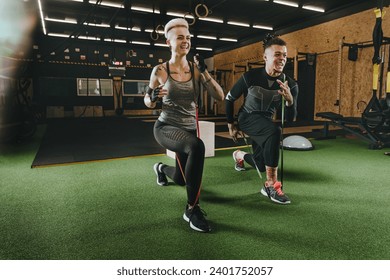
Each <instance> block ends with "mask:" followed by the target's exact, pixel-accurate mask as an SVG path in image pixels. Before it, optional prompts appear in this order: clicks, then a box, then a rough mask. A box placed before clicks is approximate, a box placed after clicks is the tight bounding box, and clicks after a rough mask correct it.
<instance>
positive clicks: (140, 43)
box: [131, 41, 150, 46]
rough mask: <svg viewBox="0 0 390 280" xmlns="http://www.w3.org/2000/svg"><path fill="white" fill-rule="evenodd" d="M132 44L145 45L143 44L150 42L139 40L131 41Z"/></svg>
mask: <svg viewBox="0 0 390 280" xmlns="http://www.w3.org/2000/svg"><path fill="white" fill-rule="evenodd" d="M131 43H132V44H135V45H145V46H150V43H148V42H140V41H131Z"/></svg>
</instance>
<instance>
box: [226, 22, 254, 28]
mask: <svg viewBox="0 0 390 280" xmlns="http://www.w3.org/2000/svg"><path fill="white" fill-rule="evenodd" d="M227 23H228V24H231V25H237V26H244V27H250V25H249V24H248V23H244V22H238V21H228V22H227Z"/></svg>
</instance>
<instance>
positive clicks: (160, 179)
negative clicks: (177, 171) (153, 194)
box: [153, 162, 168, 186]
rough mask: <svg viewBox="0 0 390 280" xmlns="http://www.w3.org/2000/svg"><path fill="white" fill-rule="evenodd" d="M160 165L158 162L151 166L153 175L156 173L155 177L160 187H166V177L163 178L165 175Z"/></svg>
mask: <svg viewBox="0 0 390 280" xmlns="http://www.w3.org/2000/svg"><path fill="white" fill-rule="evenodd" d="M162 165H163V164H162V163H161V162H159V163H156V164H155V165H154V166H153V169H154V173H156V175H157V184H158V185H160V186H168V179H167V176H165V174H164V173H163V172H162V171H161V166H162Z"/></svg>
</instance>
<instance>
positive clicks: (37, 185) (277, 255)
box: [0, 134, 390, 260]
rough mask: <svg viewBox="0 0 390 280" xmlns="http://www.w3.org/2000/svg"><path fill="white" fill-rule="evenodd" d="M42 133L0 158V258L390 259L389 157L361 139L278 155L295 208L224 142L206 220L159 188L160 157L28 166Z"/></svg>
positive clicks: (205, 196) (178, 195)
mask: <svg viewBox="0 0 390 280" xmlns="http://www.w3.org/2000/svg"><path fill="white" fill-rule="evenodd" d="M39 141H40V138H39V134H38V135H37V136H36V137H35V138H34V139H33V140H32V141H30V142H28V143H21V144H15V145H11V146H7V147H5V148H4V147H3V149H2V150H1V155H0V178H1V179H0V180H1V181H0V225H1V226H0V239H1V245H0V259H27V260H30V259H45V260H46V259H47V260H49V259H66V260H68V259H71V260H73V259H77V260H83V259H112V260H118V259H129V260H136V259H141V260H145V259H146V260H151V259H183V260H186V259H198V260H204V259H242V260H250V259H270V260H274V259H295V260H308V259H309V260H310V259H313V260H318V259H321V260H327V259H348V260H350V259H357V260H359V259H390V237H389V234H388V232H389V224H390V219H389V213H390V212H389V210H390V209H389V208H390V207H389V202H388V198H389V197H390V187H389V183H388V179H389V175H388V174H389V164H390V163H389V161H390V157H388V156H384V155H383V152H384V151H383V150H369V149H367V144H366V143H364V142H361V141H360V140H354V139H345V138H337V139H336V140H325V141H314V140H313V141H312V142H313V143H314V145H315V149H314V150H313V151H305V152H297V151H285V152H284V169H285V173H284V185H285V188H284V190H285V192H286V193H287V194H288V195H289V197H290V198H291V200H292V203H291V204H290V205H277V204H274V203H272V202H271V201H269V200H268V199H267V198H265V197H263V196H262V195H261V194H260V193H259V190H260V187H261V183H260V180H259V178H258V176H257V174H256V171H255V170H254V169H248V170H247V171H245V172H236V171H235V170H234V168H233V160H232V157H231V153H232V151H233V150H232V149H231V150H222V151H217V152H216V156H215V157H213V158H207V159H206V162H205V171H204V176H203V191H202V195H201V206H202V208H203V209H204V210H205V211H206V212H207V214H208V216H207V218H208V220H209V221H210V224H211V226H212V228H213V232H212V233H210V234H202V233H197V232H194V231H193V230H191V229H190V228H189V225H188V224H187V223H186V222H185V221H184V220H183V219H182V214H183V211H184V207H185V202H186V192H185V189H184V188H183V187H180V186H176V185H173V184H170V185H169V186H168V187H159V186H157V184H156V177H155V174H154V172H153V169H152V167H153V164H154V163H155V162H159V161H163V162H165V163H169V164H173V160H172V159H170V158H168V157H166V156H164V155H155V156H146V157H135V158H128V159H121V160H112V161H104V162H92V163H86V164H75V165H66V166H54V167H46V168H36V169H30V165H31V162H32V160H33V158H34V156H35V153H36V151H37V148H38V145H39Z"/></svg>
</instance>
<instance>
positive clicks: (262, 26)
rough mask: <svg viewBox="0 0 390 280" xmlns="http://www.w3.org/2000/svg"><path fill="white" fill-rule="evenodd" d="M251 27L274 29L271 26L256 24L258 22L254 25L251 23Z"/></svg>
mask: <svg viewBox="0 0 390 280" xmlns="http://www.w3.org/2000/svg"><path fill="white" fill-rule="evenodd" d="M253 28H257V29H265V30H274V29H273V28H272V27H271V26H265V25H258V24H254V25H253Z"/></svg>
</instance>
